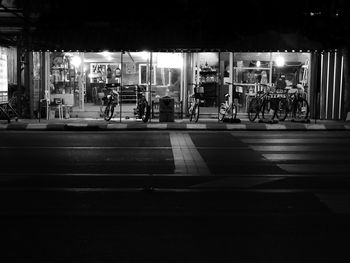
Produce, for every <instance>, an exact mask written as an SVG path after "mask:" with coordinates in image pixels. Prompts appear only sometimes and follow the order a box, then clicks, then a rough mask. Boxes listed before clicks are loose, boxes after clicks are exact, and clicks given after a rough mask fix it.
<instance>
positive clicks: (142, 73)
mask: <svg viewBox="0 0 350 263" xmlns="http://www.w3.org/2000/svg"><path fill="white" fill-rule="evenodd" d="M156 68H157V67H156V65H154V64H153V68H152V73H153V74H152V85H156ZM139 84H141V85H148V84H149V66H148V65H147V64H139Z"/></svg>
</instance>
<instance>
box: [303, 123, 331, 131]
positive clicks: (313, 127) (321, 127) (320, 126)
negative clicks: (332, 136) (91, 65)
mask: <svg viewBox="0 0 350 263" xmlns="http://www.w3.org/2000/svg"><path fill="white" fill-rule="evenodd" d="M305 128H306V129H307V130H326V126H325V125H324V124H305Z"/></svg>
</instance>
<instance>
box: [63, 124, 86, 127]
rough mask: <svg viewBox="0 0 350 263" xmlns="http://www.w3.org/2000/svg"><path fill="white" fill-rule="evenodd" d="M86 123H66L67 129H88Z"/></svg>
mask: <svg viewBox="0 0 350 263" xmlns="http://www.w3.org/2000/svg"><path fill="white" fill-rule="evenodd" d="M88 126H89V124H87V123H68V124H67V127H88Z"/></svg>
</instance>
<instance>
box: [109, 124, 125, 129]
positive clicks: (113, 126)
mask: <svg viewBox="0 0 350 263" xmlns="http://www.w3.org/2000/svg"><path fill="white" fill-rule="evenodd" d="M127 127H128V125H127V124H126V123H113V124H107V129H112V130H115V129H126V128H127Z"/></svg>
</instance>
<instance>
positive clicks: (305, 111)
mask: <svg viewBox="0 0 350 263" xmlns="http://www.w3.org/2000/svg"><path fill="white" fill-rule="evenodd" d="M303 95H305V93H304V92H300V91H299V89H298V90H296V91H295V92H290V93H289V95H288V96H287V98H286V99H284V100H281V103H280V106H279V107H280V108H281V111H283V110H284V111H285V114H283V115H281V116H278V119H279V120H280V121H284V120H285V119H286V117H287V115H288V114H289V113H291V117H292V119H291V121H292V122H293V121H295V120H308V118H309V112H310V107H309V103H308V102H307V100H306V99H305V98H304V97H303Z"/></svg>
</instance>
